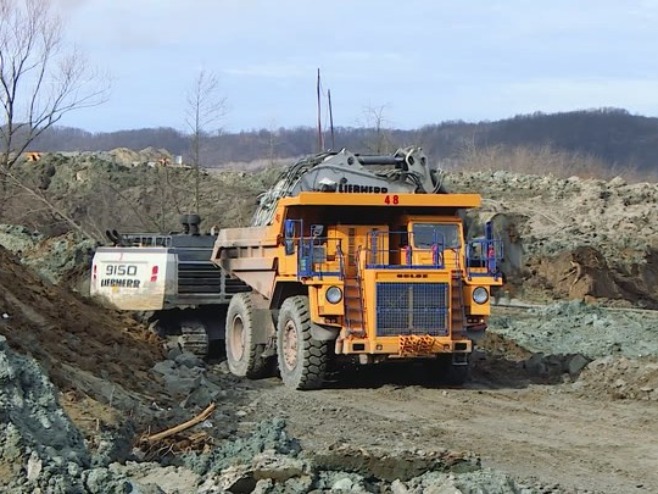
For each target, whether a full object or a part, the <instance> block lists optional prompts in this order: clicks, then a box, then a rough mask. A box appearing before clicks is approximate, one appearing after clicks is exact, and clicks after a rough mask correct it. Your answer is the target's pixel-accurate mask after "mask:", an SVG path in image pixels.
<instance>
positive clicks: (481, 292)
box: [473, 286, 489, 304]
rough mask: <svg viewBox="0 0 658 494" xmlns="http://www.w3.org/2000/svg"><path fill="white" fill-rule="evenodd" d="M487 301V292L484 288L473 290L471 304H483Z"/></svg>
mask: <svg viewBox="0 0 658 494" xmlns="http://www.w3.org/2000/svg"><path fill="white" fill-rule="evenodd" d="M487 300H489V292H488V291H487V289H486V288H484V287H481V286H479V287H477V288H476V289H475V290H473V302H475V303H476V304H484V303H486V302H487Z"/></svg>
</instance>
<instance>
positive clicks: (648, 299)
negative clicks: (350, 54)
mask: <svg viewBox="0 0 658 494" xmlns="http://www.w3.org/2000/svg"><path fill="white" fill-rule="evenodd" d="M97 160H98V158H97V157H89V156H86V155H85V156H84V157H82V158H80V159H78V160H77V161H75V162H74V164H73V166H72V167H69V168H67V166H66V163H68V161H66V160H64V161H62V162H61V163H59V162H58V165H59V167H58V168H57V170H55V172H52V170H51V171H48V170H47V166H46V164H41V165H39V166H40V167H41V168H43V170H42V169H41V168H37V169H36V171H37V172H38V173H37V175H38V176H42V175H43V177H46V178H48V179H49V180H50V182H49V183H48V184H47V185H48V188H52V190H51V192H53V193H56V194H61V197H62V198H63V199H62V202H60V203H58V204H60V205H66V204H67V203H66V201H65V199H64V198H65V197H68V196H67V194H68V195H69V196H71V197H78V199H79V198H80V197H83V196H84V194H97V195H98V193H99V191H98V190H95V189H94V188H93V187H90V185H89V184H90V183H91V182H94V181H96V180H97V179H99V177H101V178H102V177H105V176H106V175H107V174H110V175H108V176H112V181H111V183H112V186H113V187H115V188H116V187H118V186H121V187H123V189H122V192H121V193H122V194H124V193H125V194H127V195H128V198H129V199H130V200H131V201H138V198H139V193H138V192H139V190H146V189H145V187H146V188H148V187H147V185H148V186H149V187H151V186H152V187H154V189H153V190H159V189H158V187H159V186H158V185H157V183H155V182H154V183H153V184H151V183H150V182H149V183H147V182H146V178H145V177H147V176H150V175H149V174H151V173H153V172H152V170H153V169H154V168H153V167H151V166H150V165H149V164H148V163H147V164H144V163H143V156H141V155H139V154H131V153H128V152H127V151H125V150H123V151H121V152H120V153H119V152H117V153H115V155H111V156H110V157H109V158H107V157H105V158H103V160H101V161H102V163H101V164H100V168H98V169H95V168H94V166H97V165H99V163H98V161H97ZM122 160H123V161H126V160H127V161H130V163H128V164H126V163H123V161H122ZM115 168H116V170H115V172H116V174H115V175H112V173H114V172H112V170H114V169H115ZM185 173H187V172H185V171H183V170H179V171H172V172H171V176H169V177H168V178H167V177H165V176H163V175H162V174H160V175H159V177H160V179H162V180H168V179H171V178H172V177H178V178H179V179H180V178H181V177H182V175H183V174H185ZM268 173H270V172H268ZM39 174H41V175H39ZM178 175H181V176H180V177H179V176H178ZM220 175H221V174H212V176H210V177H208V180H207V182H208V183H206V184H205V185H204V186H208V187H211V188H213V187H214V188H217V184H218V183H222V184H224V186H223V187H224V188H223V189H222V190H223V195H222V197H221V201H224V203H226V201H229V202H230V200H231V199H230V193H232V192H231V191H233V192H234V191H236V190H238V191H243V192H244V191H248V194H247V196H248V197H252V196H253V197H255V193H256V192H257V189H258V187H257V186H253V184H254V183H260V184H261V185H263V184H266V183H267V181H268V180H269V178H267V177H269V175H267V176H266V175H262V176H259V178H258V179H257V180H255V181H251V185H250V186H249V187H246V186H244V185H241V184H240V181H241V180H242V181H243V182H244V178H245V177H247V176H246V175H245V174H244V173H243V174H242V175H241V174H240V172H231V174H229V175H230V177H228V175H227V177H228V178H227V177H223V176H220ZM35 176H36V175H35ZM135 176H137V177H139V180H141V181H142V184H141V185H140V184H139V183H133V182H131V180H133V178H134V177H135ZM43 177H42V178H43ZM249 178H251V175H249ZM139 180H138V182H139ZM149 180H150V179H149ZM215 181H217V182H215ZM158 183H160V184H161V183H162V182H158ZM446 183H447V185H448V187H449V188H451V189H452V190H456V191H477V192H480V193H481V194H482V195H483V197H484V198H485V199H484V204H483V209H482V211H481V212H480V213H478V214H477V215H475V216H473V217H472V218H473V221H474V223H476V224H478V223H482V222H483V221H486V220H489V219H493V221H494V224H495V226H496V228H497V231H498V232H499V233H504V234H505V238H506V239H507V240H506V242H507V247H508V254H509V255H508V258H507V260H506V262H507V266H506V267H507V268H508V269H509V272H510V278H511V279H510V292H509V293H503V294H501V300H500V301H501V305H499V306H497V307H495V308H494V316H493V317H492V319H491V327H490V331H489V334H488V336H487V338H486V339H485V340H484V341H483V342H482V344H481V346H480V348H478V350H477V351H476V352H475V353H474V355H473V359H472V366H471V376H470V378H469V381H468V382H467V384H466V385H465V386H464V387H462V388H451V387H447V386H442V385H440V384H438V383H436V382H435V381H434V380H433V379H431V376H427V375H426V374H423V373H422V372H421V371H420V369H416V368H413V367H409V366H407V367H400V366H390V367H377V368H360V369H355V370H353V371H352V372H343V373H342V374H339V375H338V376H336V379H335V380H333V381H332V382H330V383H328V386H327V387H326V389H323V390H319V391H313V392H305V393H298V392H297V393H296V392H292V391H289V390H287V389H286V388H284V387H283V386H282V385H281V383H280V381H279V380H278V379H276V378H270V379H265V380H258V381H248V380H240V379H237V378H235V377H233V376H231V375H230V374H229V373H228V372H227V369H226V366H225V363H223V362H222V360H221V358H218V359H214V360H210V361H206V362H204V361H201V360H199V359H198V358H195V357H194V356H192V355H189V354H186V353H181V352H180V350H178V349H176V348H171V347H165V346H164V345H163V342H162V341H159V340H158V339H157V338H155V337H154V336H153V335H152V334H151V333H150V332H149V331H148V330H147V328H145V327H143V326H142V325H140V324H139V322H138V321H137V320H135V319H134V318H133V317H132V316H131V315H128V314H121V313H117V312H115V311H113V310H112V309H110V308H107V307H103V306H101V305H99V304H98V303H96V302H93V301H90V300H88V299H86V298H84V297H83V296H82V295H81V294H82V293H84V283H83V281H84V279H85V277H86V269H87V266H88V262H89V255H90V251H91V250H92V249H93V247H94V245H95V242H94V241H90V240H88V239H86V238H85V237H84V236H82V235H80V232H78V233H73V232H71V231H55V230H49V229H47V228H40V227H39V225H38V224H31V225H30V228H24V227H16V226H12V225H1V226H0V245H2V246H4V248H1V247H0V405H1V406H0V429H2V433H0V491H2V492H11V493H22V492H42V493H50V492H94V493H95V492H98V493H101V492H103V493H104V492H122V493H124V492H125V493H127V492H134V493H137V492H142V493H149V492H154V493H159V492H166V493H175V492H178V493H188V492H198V493H215V492H218V493H219V492H261V493H279V492H281V493H283V492H290V493H293V492H295V493H296V492H391V493H395V494H402V493H424V492H430V493H442V494H446V493H469V494H470V493H501V494H502V493H505V494H507V493H525V494H530V493H653V492H658V474H657V470H656V468H655V465H656V464H658V446H657V444H658V429H657V428H656V424H657V423H658V407H656V402H657V401H658V324H657V323H658V315H657V313H656V312H654V311H652V310H640V309H652V308H655V307H656V305H658V292H656V288H655V276H656V274H658V273H657V272H656V264H655V259H658V258H656V257H655V250H654V249H655V248H656V246H658V220H655V219H654V217H653V215H652V214H651V213H652V211H653V210H654V209H655V205H656V201H657V200H658V185H656V184H626V183H624V182H623V181H621V180H619V179H616V180H613V181H608V182H604V181H596V180H581V179H578V178H571V179H564V180H563V179H555V178H550V177H548V178H547V177H531V176H523V175H518V174H510V173H507V172H494V173H486V172H473V173H451V174H450V176H448V177H446ZM71 184H78V185H77V186H78V187H79V188H78V189H75V190H73V185H71ZM149 184H150V185H149ZM85 187H87V189H88V190H87V189H85ZM140 187H141V189H140ZM103 190H105V189H103ZM117 190H118V189H117ZM149 190H150V189H149ZM85 191H86V192H85ZM83 192H84V194H83ZM168 193H169V192H168ZM101 199H102V200H101V201H100V203H99V204H100V206H102V205H103V204H104V202H103V201H105V199H103V198H102V197H101ZM107 199H108V200H109V199H110V198H109V197H108V198H107ZM213 200H220V198H219V197H216V198H215V199H213V198H212V197H211V198H210V199H209V201H210V202H209V203H208V207H210V206H211V204H210V203H211V202H212V201H213ZM224 203H222V204H224ZM154 207H155V206H154ZM92 209H93V208H92ZM92 209H89V210H88V211H86V212H85V211H81V212H79V214H80V215H83V214H90V213H91V212H93V211H92ZM156 209H157V207H156ZM220 209H221V210H222V214H223V216H221V217H219V216H218V217H217V218H216V220H217V221H234V220H236V218H235V215H236V214H237V213H236V212H235V211H228V210H230V209H231V208H223V209H222V208H219V209H218V210H220ZM151 211H152V212H153V211H154V210H153V209H152V210H151ZM69 212H70V211H69ZM115 213H116V214H115ZM243 213H244V212H243ZM243 213H240V214H242V215H243V216H244V217H245V218H247V217H248V216H249V215H248V214H243ZM76 214H77V213H76ZM153 214H155V213H153ZM81 217H82V216H81ZM108 218H109V219H121V218H120V215H119V214H118V212H117V211H113V212H112V215H110V217H108ZM32 219H33V220H36V219H37V218H32ZM131 221H132V220H131ZM167 221H173V219H172V218H168V219H167ZM213 221H214V220H213ZM129 223H130V222H128V223H126V226H129ZM156 223H157V222H156ZM88 225H91V223H88ZM134 225H135V223H134V222H133V226H134ZM98 226H99V228H98V229H99V231H100V230H102V228H101V227H100V225H98ZM138 226H139V225H138ZM142 226H144V225H142ZM53 283H54V284H53ZM71 288H73V289H77V291H78V292H79V293H75V291H72V290H71ZM514 298H515V299H516V300H514ZM519 298H521V299H523V300H524V301H525V302H531V303H534V304H535V306H530V307H519V306H518V299H519ZM195 417H196V418H198V420H197V421H196V422H197V423H196V424H195V425H194V426H191V427H189V428H188V427H186V426H185V425H186V422H187V421H189V420H191V419H194V418H195ZM181 425H183V427H181ZM176 426H179V427H178V429H181V430H175V429H173V430H172V428H173V427H176ZM159 433H164V434H161V435H158V434H159Z"/></svg>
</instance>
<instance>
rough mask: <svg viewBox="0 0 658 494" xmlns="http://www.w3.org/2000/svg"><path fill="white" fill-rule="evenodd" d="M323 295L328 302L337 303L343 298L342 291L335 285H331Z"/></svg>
mask: <svg viewBox="0 0 658 494" xmlns="http://www.w3.org/2000/svg"><path fill="white" fill-rule="evenodd" d="M324 296H325V297H326V299H327V302H329V303H330V304H337V303H338V302H340V301H341V300H342V299H343V291H342V290H341V289H340V288H338V287H337V286H332V287H330V288H329V289H328V290H327V292H326V293H325V294H324Z"/></svg>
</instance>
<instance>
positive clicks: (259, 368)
mask: <svg viewBox="0 0 658 494" xmlns="http://www.w3.org/2000/svg"><path fill="white" fill-rule="evenodd" d="M254 335H255V328H254V308H253V304H252V302H251V295H250V294H249V293H239V294H237V295H234V296H233V298H231V302H230V303H229V306H228V312H227V314H226V335H225V340H224V341H225V344H226V361H227V363H228V368H229V370H230V371H231V373H232V374H234V375H236V376H240V377H248V378H250V379H258V378H261V377H266V376H267V374H268V371H269V367H270V366H269V361H268V358H267V357H264V356H263V352H264V351H265V345H262V344H257V343H254V340H255V338H254Z"/></svg>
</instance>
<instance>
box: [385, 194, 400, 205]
mask: <svg viewBox="0 0 658 494" xmlns="http://www.w3.org/2000/svg"><path fill="white" fill-rule="evenodd" d="M399 202H400V198H399V197H398V196H396V195H395V196H386V197H385V198H384V203H385V204H398V203H399Z"/></svg>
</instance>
